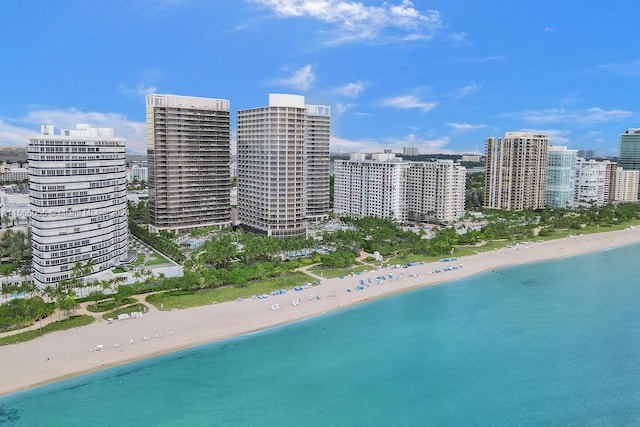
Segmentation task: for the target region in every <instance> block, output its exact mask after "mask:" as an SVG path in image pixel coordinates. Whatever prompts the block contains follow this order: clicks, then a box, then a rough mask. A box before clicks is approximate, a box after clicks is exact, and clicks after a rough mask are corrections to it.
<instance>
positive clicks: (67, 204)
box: [28, 125, 128, 288]
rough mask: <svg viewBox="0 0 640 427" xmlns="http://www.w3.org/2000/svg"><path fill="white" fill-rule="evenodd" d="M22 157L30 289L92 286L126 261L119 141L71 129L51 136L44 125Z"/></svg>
mask: <svg viewBox="0 0 640 427" xmlns="http://www.w3.org/2000/svg"><path fill="white" fill-rule="evenodd" d="M28 157H29V200H30V204H31V234H32V249H33V262H32V266H33V279H34V281H35V283H36V285H37V286H39V287H41V288H43V287H46V286H48V285H52V286H55V285H58V284H59V283H60V282H65V281H66V282H70V281H72V280H78V281H79V282H82V281H85V282H87V281H91V279H92V278H95V277H97V276H99V275H100V273H102V272H105V271H107V270H110V269H111V268H113V267H114V266H116V265H119V264H120V262H121V261H125V260H126V258H127V252H128V227H127V193H126V191H127V187H126V184H127V180H126V176H125V140H124V139H123V138H117V137H115V136H114V131H113V129H110V128H92V127H91V126H89V125H77V126H76V129H73V130H63V131H62V132H61V134H60V135H55V134H54V129H53V126H50V125H44V126H42V130H41V135H39V136H36V137H33V138H31V139H30V140H29V147H28ZM78 267H81V268H78Z"/></svg>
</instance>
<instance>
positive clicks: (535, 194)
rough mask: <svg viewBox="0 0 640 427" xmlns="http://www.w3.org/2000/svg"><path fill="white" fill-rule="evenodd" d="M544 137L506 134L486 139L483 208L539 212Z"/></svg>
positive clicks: (544, 172)
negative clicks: (502, 136)
mask: <svg viewBox="0 0 640 427" xmlns="http://www.w3.org/2000/svg"><path fill="white" fill-rule="evenodd" d="M548 144H549V138H548V136H547V135H542V134H534V133H532V132H507V133H506V134H505V137H504V138H495V137H491V138H488V139H487V140H486V145H485V147H486V153H485V194H484V205H485V207H486V208H492V209H509V210H522V209H539V208H543V207H544V205H545V188H546V184H547V162H548V161H547V156H548V152H547V147H548Z"/></svg>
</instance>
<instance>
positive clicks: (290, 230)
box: [237, 94, 330, 237]
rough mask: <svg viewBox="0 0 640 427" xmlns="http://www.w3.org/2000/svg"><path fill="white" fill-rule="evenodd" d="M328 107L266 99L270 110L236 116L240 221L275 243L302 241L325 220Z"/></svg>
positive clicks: (298, 99) (288, 98)
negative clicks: (312, 224)
mask: <svg viewBox="0 0 640 427" xmlns="http://www.w3.org/2000/svg"><path fill="white" fill-rule="evenodd" d="M329 119H330V110H329V107H327V106H321V105H313V106H311V105H305V100H304V97H303V96H300V95H287V94H270V95H269V105H268V106H266V107H258V108H251V109H248V110H241V111H238V134H237V142H238V180H237V181H238V220H239V222H240V224H241V226H242V227H245V228H247V229H249V230H252V231H255V232H259V233H264V234H267V235H269V236H275V237H300V236H306V233H307V225H308V222H309V221H314V222H315V221H319V220H321V219H323V218H327V217H328V215H329V126H330V123H329V122H330V120H329Z"/></svg>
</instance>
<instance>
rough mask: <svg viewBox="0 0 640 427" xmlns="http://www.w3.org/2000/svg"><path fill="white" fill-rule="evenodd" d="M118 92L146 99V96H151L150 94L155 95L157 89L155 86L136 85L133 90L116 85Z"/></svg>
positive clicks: (125, 86)
mask: <svg viewBox="0 0 640 427" xmlns="http://www.w3.org/2000/svg"><path fill="white" fill-rule="evenodd" d="M118 90H119V91H120V93H122V94H123V95H127V96H130V95H137V96H142V97H146V96H147V95H151V94H152V93H156V92H157V90H158V88H157V87H155V86H146V85H145V84H144V83H138V84H137V85H136V87H135V88H132V87H129V86H127V85H124V84H119V85H118Z"/></svg>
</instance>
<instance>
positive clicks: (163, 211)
mask: <svg viewBox="0 0 640 427" xmlns="http://www.w3.org/2000/svg"><path fill="white" fill-rule="evenodd" d="M146 114H147V117H146V119H147V167H148V187H149V202H148V210H149V230H150V231H152V232H156V233H157V232H160V231H170V232H175V233H185V232H188V231H189V230H192V229H194V228H201V227H209V226H217V227H223V226H227V225H230V224H231V203H230V197H231V196H230V187H231V176H230V166H229V165H230V156H231V122H230V115H229V101H228V100H226V99H215V98H200V97H192V96H180V95H160V94H153V95H148V96H147V106H146Z"/></svg>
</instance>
